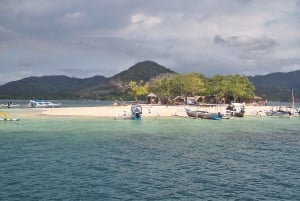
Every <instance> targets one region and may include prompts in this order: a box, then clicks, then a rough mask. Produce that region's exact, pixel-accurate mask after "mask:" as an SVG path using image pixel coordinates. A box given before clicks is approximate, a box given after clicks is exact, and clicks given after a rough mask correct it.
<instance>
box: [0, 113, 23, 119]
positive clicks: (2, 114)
mask: <svg viewBox="0 0 300 201" xmlns="http://www.w3.org/2000/svg"><path fill="white" fill-rule="evenodd" d="M0 116H2V117H3V118H0V121H20V119H11V118H9V116H8V114H7V113H6V112H1V111H0Z"/></svg>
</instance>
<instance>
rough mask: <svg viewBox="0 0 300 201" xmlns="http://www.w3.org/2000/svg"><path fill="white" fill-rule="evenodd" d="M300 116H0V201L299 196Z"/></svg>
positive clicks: (228, 198) (221, 198)
mask: <svg viewBox="0 0 300 201" xmlns="http://www.w3.org/2000/svg"><path fill="white" fill-rule="evenodd" d="M299 131H300V118H292V119H275V118H274V119H270V118H243V119H235V120H222V121H209V120H192V119H176V118H172V119H157V120H147V119H144V120H141V121H130V120H111V119H97V118H85V119H80V118H61V117H60V118H54V117H41V118H29V119H22V120H21V121H20V122H0V200H299V199H300V132H299Z"/></svg>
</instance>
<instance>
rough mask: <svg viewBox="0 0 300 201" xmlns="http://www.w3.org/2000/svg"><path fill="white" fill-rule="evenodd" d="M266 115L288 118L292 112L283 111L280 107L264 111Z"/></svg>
mask: <svg viewBox="0 0 300 201" xmlns="http://www.w3.org/2000/svg"><path fill="white" fill-rule="evenodd" d="M266 116H268V117H279V118H290V117H292V113H291V112H290V111H284V110H282V109H281V108H279V109H278V110H270V111H268V112H266Z"/></svg>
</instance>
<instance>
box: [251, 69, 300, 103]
mask: <svg viewBox="0 0 300 201" xmlns="http://www.w3.org/2000/svg"><path fill="white" fill-rule="evenodd" d="M299 78H300V70H297V71H292V72H287V73H271V74H267V75H257V76H252V77H249V80H250V81H251V82H253V84H254V86H255V88H256V94H257V95H258V96H261V97H264V98H266V99H268V100H273V101H291V94H292V90H294V95H295V98H296V99H298V100H300V79H299Z"/></svg>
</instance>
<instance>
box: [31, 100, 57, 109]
mask: <svg viewBox="0 0 300 201" xmlns="http://www.w3.org/2000/svg"><path fill="white" fill-rule="evenodd" d="M60 106H61V103H53V102H51V101H48V100H30V101H29V104H28V107H33V108H49V107H60Z"/></svg>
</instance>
